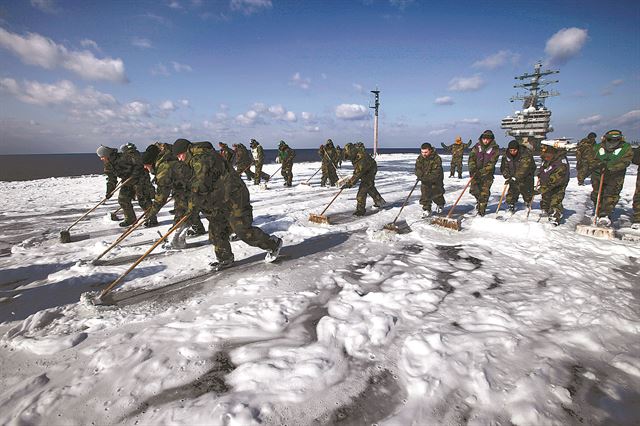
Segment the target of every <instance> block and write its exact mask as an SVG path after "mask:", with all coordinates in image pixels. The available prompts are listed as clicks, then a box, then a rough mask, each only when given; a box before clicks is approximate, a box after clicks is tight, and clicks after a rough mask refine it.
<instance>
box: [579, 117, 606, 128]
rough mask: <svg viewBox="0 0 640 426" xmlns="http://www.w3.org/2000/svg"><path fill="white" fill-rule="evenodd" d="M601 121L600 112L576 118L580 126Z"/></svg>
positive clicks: (594, 124) (592, 124)
mask: <svg viewBox="0 0 640 426" xmlns="http://www.w3.org/2000/svg"><path fill="white" fill-rule="evenodd" d="M601 122H602V116H601V115H600V114H597V115H592V116H591V117H585V118H581V119H579V120H578V125H580V126H596V125H598V124H600V123H601Z"/></svg>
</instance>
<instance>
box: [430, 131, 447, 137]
mask: <svg viewBox="0 0 640 426" xmlns="http://www.w3.org/2000/svg"><path fill="white" fill-rule="evenodd" d="M447 131H449V129H438V130H431V131H430V132H429V134H430V135H431V136H440V135H444V134H445V133H447Z"/></svg>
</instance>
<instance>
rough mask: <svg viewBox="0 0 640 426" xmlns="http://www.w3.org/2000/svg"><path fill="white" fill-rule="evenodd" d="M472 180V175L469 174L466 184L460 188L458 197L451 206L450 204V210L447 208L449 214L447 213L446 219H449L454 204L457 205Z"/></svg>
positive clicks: (454, 206)
mask: <svg viewBox="0 0 640 426" xmlns="http://www.w3.org/2000/svg"><path fill="white" fill-rule="evenodd" d="M472 180H473V176H471V177H470V178H469V182H467V184H466V185H465V186H464V189H463V190H462V192H461V193H460V195H459V196H458V199H457V200H456V202H455V203H453V206H451V210H449V214H447V219H451V215H452V214H453V211H454V210H455V208H456V206H457V205H458V202H459V201H460V199H461V198H462V196H463V195H464V193H465V192H467V188H468V187H469V185H471V181H472Z"/></svg>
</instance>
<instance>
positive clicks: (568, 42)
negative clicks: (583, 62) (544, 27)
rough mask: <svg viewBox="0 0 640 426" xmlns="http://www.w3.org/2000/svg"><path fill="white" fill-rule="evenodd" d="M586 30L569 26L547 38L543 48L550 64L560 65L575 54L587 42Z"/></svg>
mask: <svg viewBox="0 0 640 426" xmlns="http://www.w3.org/2000/svg"><path fill="white" fill-rule="evenodd" d="M587 37H588V33H587V30H583V29H581V28H576V27H571V28H563V29H561V30H560V31H558V32H557V33H555V34H554V35H552V36H551V38H550V39H549V40H547V44H546V46H545V48H544V51H545V53H546V54H547V55H548V62H549V64H551V65H562V64H565V63H567V61H569V59H571V58H573V57H574V56H576V55H577V54H578V53H579V52H580V50H582V47H583V46H584V44H585V43H586V42H587Z"/></svg>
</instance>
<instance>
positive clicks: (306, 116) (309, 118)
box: [300, 111, 315, 121]
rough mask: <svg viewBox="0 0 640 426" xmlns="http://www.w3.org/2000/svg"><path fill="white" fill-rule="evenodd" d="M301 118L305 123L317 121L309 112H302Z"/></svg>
mask: <svg viewBox="0 0 640 426" xmlns="http://www.w3.org/2000/svg"><path fill="white" fill-rule="evenodd" d="M300 117H301V118H302V119H303V120H304V121H313V120H314V119H315V117H314V115H313V114H312V113H310V112H307V111H302V112H301V113H300Z"/></svg>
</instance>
